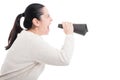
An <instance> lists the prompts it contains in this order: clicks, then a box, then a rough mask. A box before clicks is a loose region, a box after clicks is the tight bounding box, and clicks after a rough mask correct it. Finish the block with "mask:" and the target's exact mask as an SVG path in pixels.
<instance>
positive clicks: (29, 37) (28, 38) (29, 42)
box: [0, 3, 73, 80]
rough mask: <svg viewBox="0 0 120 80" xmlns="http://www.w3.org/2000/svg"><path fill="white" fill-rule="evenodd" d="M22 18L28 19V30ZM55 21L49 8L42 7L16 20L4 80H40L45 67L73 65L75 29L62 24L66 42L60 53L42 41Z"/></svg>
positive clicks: (1, 78)
mask: <svg viewBox="0 0 120 80" xmlns="http://www.w3.org/2000/svg"><path fill="white" fill-rule="evenodd" d="M21 17H24V27H25V29H24V30H23V29H22V28H21V26H20V19H21ZM51 21H52V18H51V17H50V16H49V13H48V10H47V8H46V7H45V6H44V5H42V4H38V3H34V4H30V5H29V6H28V7H27V8H26V10H25V12H24V13H22V14H19V15H18V16H17V17H16V20H15V23H14V26H13V28H12V30H11V32H10V35H9V38H8V45H7V46H6V50H8V54H7V56H6V59H5V61H4V63H3V65H2V68H1V75H0V80H37V79H38V77H39V75H40V74H41V72H42V71H43V69H44V66H45V64H49V65H57V66H65V65H68V64H69V62H70V59H71V56H72V53H73V25H72V24H71V23H69V22H63V23H62V24H63V28H64V33H65V34H66V38H65V42H64V45H63V47H62V49H61V50H57V49H55V48H53V47H51V46H50V45H49V44H48V43H46V42H45V41H44V40H43V39H42V37H41V36H42V35H47V34H48V32H49V25H50V23H51Z"/></svg>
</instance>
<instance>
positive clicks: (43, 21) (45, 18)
mask: <svg viewBox="0 0 120 80" xmlns="http://www.w3.org/2000/svg"><path fill="white" fill-rule="evenodd" d="M42 12H43V15H41V17H40V26H39V28H40V29H39V30H40V31H41V32H42V34H44V35H46V34H48V33H49V25H50V23H51V21H52V18H51V17H50V15H49V12H48V10H47V8H46V7H43V9H42Z"/></svg>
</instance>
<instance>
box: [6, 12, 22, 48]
mask: <svg viewBox="0 0 120 80" xmlns="http://www.w3.org/2000/svg"><path fill="white" fill-rule="evenodd" d="M23 16H24V13H23V14H19V15H18V16H17V17H16V20H15V22H14V26H13V28H12V30H11V32H10V34H9V38H8V45H7V46H6V47H5V49H6V50H8V49H9V48H10V47H11V46H12V44H13V42H14V41H15V39H16V38H17V35H18V33H20V32H21V31H22V30H23V28H21V26H20V19H21V17H23Z"/></svg>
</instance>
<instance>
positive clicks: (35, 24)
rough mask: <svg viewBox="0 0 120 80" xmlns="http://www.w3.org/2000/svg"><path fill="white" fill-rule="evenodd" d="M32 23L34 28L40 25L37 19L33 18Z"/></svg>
mask: <svg viewBox="0 0 120 80" xmlns="http://www.w3.org/2000/svg"><path fill="white" fill-rule="evenodd" d="M32 23H33V25H34V26H39V25H40V21H39V20H38V19H37V18H33V20H32Z"/></svg>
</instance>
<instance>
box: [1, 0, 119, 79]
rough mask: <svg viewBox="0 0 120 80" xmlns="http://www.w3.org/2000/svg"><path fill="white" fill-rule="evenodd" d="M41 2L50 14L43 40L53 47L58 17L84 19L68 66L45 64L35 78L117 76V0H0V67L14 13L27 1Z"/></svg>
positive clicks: (59, 34)
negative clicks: (84, 31) (84, 27)
mask: <svg viewBox="0 0 120 80" xmlns="http://www.w3.org/2000/svg"><path fill="white" fill-rule="evenodd" d="M34 2H38V3H42V4H44V5H45V6H46V7H47V8H48V10H49V12H50V14H51V17H52V18H53V22H52V24H51V26H50V29H51V31H50V34H49V35H48V36H45V40H46V41H48V42H49V44H51V45H53V46H54V47H56V48H60V47H61V46H62V44H63V41H64V33H63V31H62V29H59V28H57V24H58V23H61V22H62V21H70V22H73V23H86V24H87V26H88V30H89V32H88V33H87V34H86V35H85V36H81V35H78V34H74V38H75V50H74V55H73V57H72V60H71V63H70V65H69V66H50V65H47V66H46V68H45V70H44V72H43V73H42V74H41V75H40V78H39V80H120V49H119V48H120V38H119V37H120V28H119V27H120V2H119V0H3V1H0V67H1V65H2V63H3V61H4V58H5V56H6V54H7V51H5V50H4V46H6V45H7V38H8V35H9V32H10V30H11V28H12V26H13V23H14V20H15V18H16V16H17V14H19V13H22V12H23V11H24V9H25V8H26V6H28V5H29V4H30V3H34Z"/></svg>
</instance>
